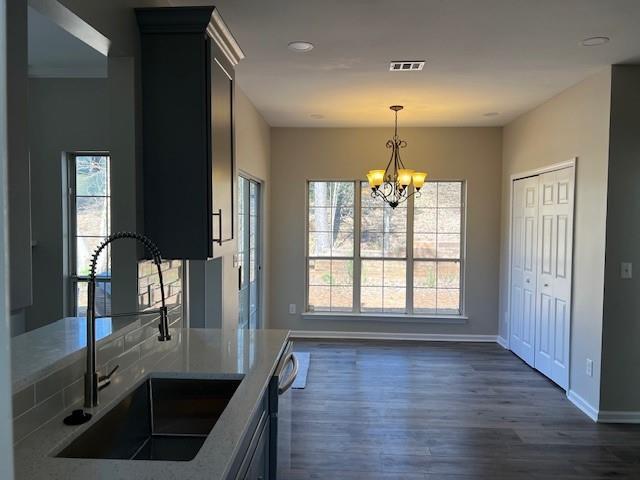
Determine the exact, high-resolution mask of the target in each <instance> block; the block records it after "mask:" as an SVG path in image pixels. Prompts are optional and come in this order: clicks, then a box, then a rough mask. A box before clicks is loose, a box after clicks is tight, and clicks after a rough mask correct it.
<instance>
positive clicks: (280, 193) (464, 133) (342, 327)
mask: <svg viewBox="0 0 640 480" xmlns="http://www.w3.org/2000/svg"><path fill="white" fill-rule="evenodd" d="M271 131H272V138H271V216H270V221H271V239H270V241H271V245H272V248H271V250H270V252H271V274H270V276H269V278H270V283H271V285H272V286H273V287H272V290H271V305H270V323H269V325H270V327H272V328H288V329H292V330H330V331H354V332H399V333H446V334H482V335H495V334H497V332H498V323H497V318H498V302H497V299H498V259H499V238H500V236H499V229H500V187H501V185H500V176H501V154H502V131H501V129H500V128H401V130H400V136H401V137H402V138H403V139H406V140H407V142H408V147H407V148H406V149H405V150H404V151H403V160H404V161H405V163H406V164H407V165H410V167H411V168H414V169H419V170H422V169H424V170H425V171H427V172H428V173H429V178H431V179H434V180H437V179H445V180H454V179H463V180H466V181H467V205H468V209H467V230H466V234H467V240H466V249H467V250H466V261H465V263H466V272H465V293H466V312H467V314H468V316H469V320H468V322H467V323H466V324H462V325H459V324H458V325H452V324H433V323H403V322H401V321H395V320H394V321H367V322H363V321H359V320H346V319H341V320H317V319H313V320H312V319H302V318H301V316H300V314H299V313H298V314H296V315H290V314H289V313H288V306H289V304H291V303H294V304H296V305H297V311H298V312H300V311H301V310H302V309H303V308H304V298H305V215H306V212H305V188H306V181H307V180H321V179H349V180H353V179H364V178H365V174H366V172H367V171H368V170H369V169H371V168H374V167H376V166H380V165H382V166H384V165H385V163H386V162H387V161H388V151H387V149H386V148H385V143H386V141H387V139H388V138H389V136H390V135H393V130H392V129H391V128H272V130H271Z"/></svg>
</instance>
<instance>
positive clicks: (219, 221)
mask: <svg viewBox="0 0 640 480" xmlns="http://www.w3.org/2000/svg"><path fill="white" fill-rule="evenodd" d="M213 216H214V217H218V238H214V239H213V241H214V242H216V243H217V244H218V245H222V209H221V208H219V209H218V211H217V212H214V213H213Z"/></svg>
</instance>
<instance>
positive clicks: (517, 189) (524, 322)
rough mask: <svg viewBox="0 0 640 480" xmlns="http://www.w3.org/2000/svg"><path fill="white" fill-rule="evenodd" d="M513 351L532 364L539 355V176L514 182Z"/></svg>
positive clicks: (511, 344)
mask: <svg viewBox="0 0 640 480" xmlns="http://www.w3.org/2000/svg"><path fill="white" fill-rule="evenodd" d="M512 202H513V203H512V223H511V225H512V229H513V231H512V232H511V238H512V247H511V248H512V250H511V313H510V315H509V317H510V319H511V327H510V332H511V339H510V348H511V350H512V351H513V352H514V353H515V354H516V355H518V356H519V357H520V358H522V359H523V360H524V361H525V362H527V363H528V364H529V365H531V366H533V365H534V358H535V321H536V281H537V268H536V263H537V262H536V257H537V249H536V244H537V240H538V237H537V225H538V177H530V178H524V179H522V180H516V181H514V182H513V199H512Z"/></svg>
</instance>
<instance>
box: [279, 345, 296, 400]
mask: <svg viewBox="0 0 640 480" xmlns="http://www.w3.org/2000/svg"><path fill="white" fill-rule="evenodd" d="M289 362H291V365H292V369H291V374H290V375H289V377H288V378H287V379H286V380H285V381H284V382H282V383H281V384H278V395H282V394H283V393H284V392H286V391H287V390H289V388H291V385H293V382H294V381H295V380H296V377H297V376H298V367H299V365H298V359H297V358H296V356H295V355H294V354H293V352H290V353H289V356H288V358H287V360H286V361H285V362H284V365H283V366H282V370H280V373H282V371H284V369H285V367H286V365H287V363H289Z"/></svg>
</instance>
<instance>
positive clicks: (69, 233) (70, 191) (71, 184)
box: [65, 150, 113, 317]
mask: <svg viewBox="0 0 640 480" xmlns="http://www.w3.org/2000/svg"><path fill="white" fill-rule="evenodd" d="M87 156H91V157H108V158H109V183H110V185H109V195H108V196H105V197H104V198H109V199H110V200H111V199H112V192H113V190H112V188H111V187H112V185H111V177H112V174H113V170H112V169H113V165H112V163H111V160H112V159H111V154H110V153H109V152H107V151H87V150H80V151H73V152H67V153H66V155H65V163H66V165H65V168H66V181H67V182H66V187H67V192H66V199H67V212H66V213H67V228H66V229H65V235H66V237H67V242H66V243H67V269H68V270H67V277H68V294H67V297H68V298H67V305H68V307H67V310H68V315H70V316H72V317H76V316H78V298H77V289H78V285H79V284H80V283H88V281H89V276H88V275H78V274H77V267H78V258H77V257H78V256H77V245H76V239H77V238H78V226H77V218H78V217H77V213H78V212H77V205H76V199H77V194H76V159H77V158H78V157H87ZM96 197H99V196H98V195H96ZM109 205H110V207H109V212H108V214H109V224H110V225H109V230H110V231H111V223H112V221H113V215H112V211H111V202H109ZM111 279H112V275H109V276H104V275H103V276H99V277H96V282H97V283H111Z"/></svg>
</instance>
